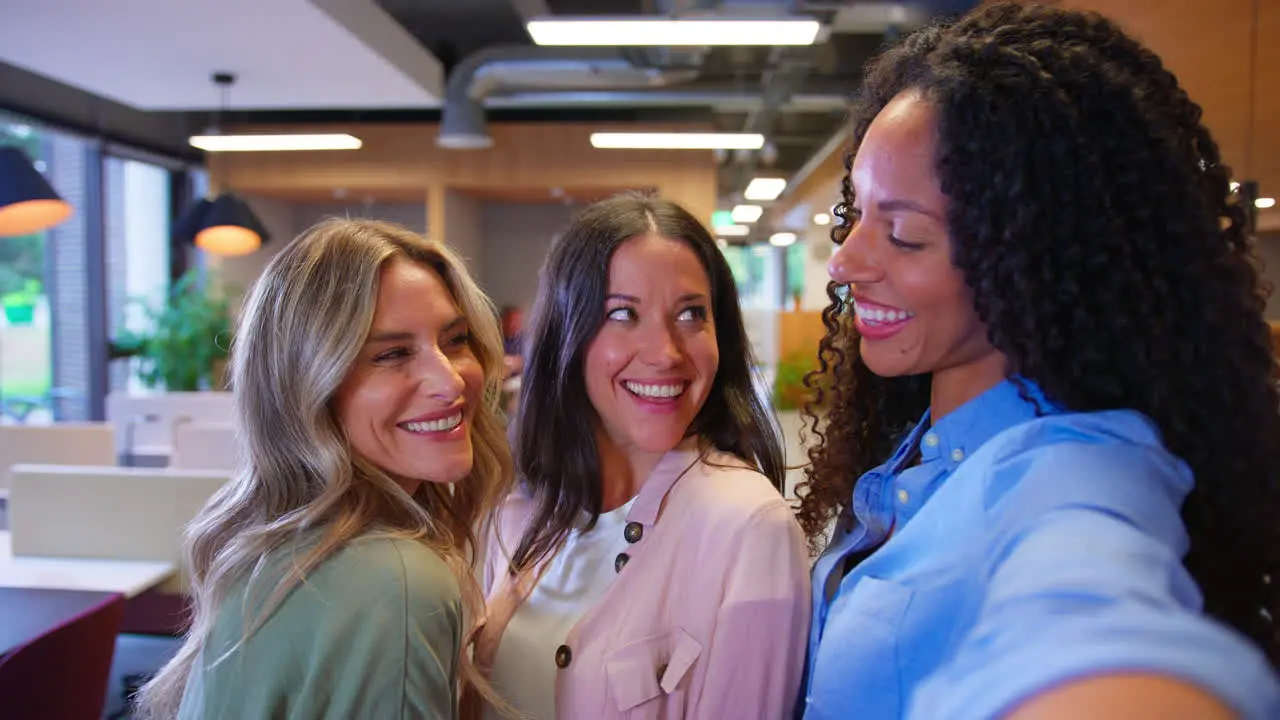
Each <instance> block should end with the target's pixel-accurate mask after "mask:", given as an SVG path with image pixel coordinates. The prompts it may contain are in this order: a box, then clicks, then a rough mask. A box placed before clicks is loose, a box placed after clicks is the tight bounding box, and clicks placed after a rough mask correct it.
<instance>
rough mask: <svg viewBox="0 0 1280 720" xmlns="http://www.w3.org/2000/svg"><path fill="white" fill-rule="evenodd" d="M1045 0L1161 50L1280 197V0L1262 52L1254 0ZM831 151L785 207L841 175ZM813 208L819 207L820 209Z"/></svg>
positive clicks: (1277, 223)
mask: <svg viewBox="0 0 1280 720" xmlns="http://www.w3.org/2000/svg"><path fill="white" fill-rule="evenodd" d="M1040 2H1042V3H1043V4H1053V5H1057V6H1060V7H1067V8H1077V9H1087V10H1094V11H1097V12H1100V13H1102V14H1104V15H1106V16H1108V17H1110V18H1112V19H1113V20H1115V21H1116V22H1118V23H1119V24H1120V25H1121V26H1122V27H1123V28H1125V30H1127V31H1128V32H1130V33H1132V34H1133V35H1135V36H1136V37H1138V38H1139V39H1140V40H1142V42H1143V43H1145V44H1147V45H1148V46H1149V47H1151V49H1152V50H1154V51H1155V52H1156V53H1157V54H1159V55H1160V57H1161V59H1162V60H1163V61H1164V64H1165V66H1166V67H1168V68H1169V69H1170V70H1171V71H1172V72H1173V73H1174V74H1175V75H1177V76H1178V80H1179V82H1181V83H1182V86H1183V87H1184V88H1186V90H1187V93H1188V94H1189V95H1190V96H1191V98H1192V99H1193V100H1195V101H1196V102H1197V103H1199V104H1200V106H1201V107H1202V108H1203V110H1204V122H1205V124H1206V125H1207V126H1208V127H1209V129H1210V131H1211V132H1212V133H1213V135H1214V138H1215V139H1216V140H1217V142H1218V144H1219V146H1220V148H1221V150H1222V155H1223V158H1224V160H1225V162H1226V163H1227V164H1228V165H1229V166H1231V168H1232V169H1233V171H1234V172H1235V175H1236V177H1237V178H1239V179H1246V178H1248V179H1255V180H1257V181H1258V182H1259V185H1260V188H1261V191H1262V194H1263V195H1266V196H1271V197H1276V198H1280V1H1277V0H1260V2H1258V17H1257V19H1256V24H1257V28H1256V33H1257V51H1258V56H1257V58H1256V59H1255V58H1253V56H1252V54H1253V47H1252V45H1251V38H1252V33H1253V32H1254V24H1255V18H1254V14H1253V12H1254V2H1255V0H1053V1H1052V2H1048V3H1046V2H1045V0H1040ZM843 152H844V149H843V148H842V149H840V150H839V151H838V152H837V153H835V154H833V155H832V156H830V157H828V158H826V159H825V160H824V162H823V165H822V168H821V169H822V172H815V173H814V174H813V176H812V177H811V178H810V179H809V180H808V181H806V182H805V183H804V184H803V185H802V186H801V187H800V188H798V189H797V191H796V192H793V193H792V194H791V196H790V197H789V198H788V199H787V200H786V201H785V202H783V203H780V204H779V206H777V210H776V211H775V212H777V213H779V216H780V215H781V214H785V213H786V212H788V211H790V210H791V209H792V208H795V207H798V206H800V205H802V204H805V203H811V202H813V198H814V197H815V196H816V195H815V193H814V192H813V189H814V188H815V187H816V188H818V189H819V190H820V189H821V188H822V187H823V183H824V182H836V183H838V182H839V174H838V173H835V174H834V180H832V179H831V178H832V177H833V173H832V168H835V167H837V166H836V164H835V161H836V159H837V157H836V155H840V154H842V153H843ZM813 212H816V210H814V211H813ZM1259 224H1260V225H1261V226H1262V227H1264V228H1270V229H1277V228H1280V206H1277V207H1276V208H1273V209H1271V210H1264V211H1261V212H1260V213H1259Z"/></svg>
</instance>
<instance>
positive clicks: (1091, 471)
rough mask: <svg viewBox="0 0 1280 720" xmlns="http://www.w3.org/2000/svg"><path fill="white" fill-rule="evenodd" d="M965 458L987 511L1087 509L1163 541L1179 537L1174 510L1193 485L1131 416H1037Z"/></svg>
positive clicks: (1146, 422)
mask: <svg viewBox="0 0 1280 720" xmlns="http://www.w3.org/2000/svg"><path fill="white" fill-rule="evenodd" d="M970 460H972V461H974V462H973V467H974V469H975V470H978V471H979V472H978V473H977V474H976V476H979V477H981V478H982V480H983V493H984V497H983V502H984V505H985V507H986V508H988V510H989V511H993V512H999V513H1001V514H1005V513H1007V512H1009V511H1013V510H1016V511H1017V513H1018V514H1020V515H1027V514H1033V513H1044V512H1049V511H1052V510H1055V509H1058V508H1065V507H1090V508H1094V509H1097V510H1102V511H1105V512H1110V513H1113V514H1115V515H1117V516H1119V517H1123V518H1126V519H1127V520H1129V521H1130V522H1134V523H1136V524H1137V525H1138V526H1139V527H1142V528H1144V529H1145V530H1147V531H1153V532H1157V533H1158V534H1160V535H1167V536H1177V535H1179V534H1180V531H1181V525H1180V523H1179V522H1178V508H1179V507H1180V506H1181V503H1182V501H1183V499H1184V498H1185V497H1186V494H1187V493H1188V492H1190V490H1191V487H1192V485H1193V482H1194V480H1193V476H1192V473H1191V470H1190V469H1189V468H1188V466H1187V465H1186V463H1185V462H1183V461H1182V460H1181V459H1180V458H1178V457H1177V456H1176V455H1174V454H1173V453H1171V452H1170V451H1169V450H1168V449H1167V448H1165V446H1164V444H1163V443H1162V441H1161V437H1160V432H1159V429H1158V428H1157V427H1156V425H1155V423H1154V422H1152V421H1151V420H1150V419H1149V418H1147V417H1146V416H1145V415H1143V414H1141V413H1138V412H1134V411H1130V410H1108V411H1100V412H1069V413H1057V414H1053V415H1048V416H1045V417H1041V418H1036V419H1034V420H1031V421H1028V422H1025V423H1022V424H1020V425H1017V426H1015V427H1012V428H1010V429H1008V430H1006V431H1004V432H1002V433H1001V434H999V435H997V436H996V437H994V438H992V439H991V441H989V442H988V443H987V444H986V445H985V446H983V447H982V448H981V449H980V450H979V452H978V453H976V454H974V455H973V456H972V457H971V458H970ZM967 462H968V461H966V463H967ZM961 467H962V468H963V466H961Z"/></svg>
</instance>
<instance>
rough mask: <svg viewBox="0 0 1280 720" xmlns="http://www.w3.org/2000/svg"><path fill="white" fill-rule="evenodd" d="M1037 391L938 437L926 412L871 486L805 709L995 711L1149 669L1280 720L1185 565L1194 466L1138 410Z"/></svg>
mask: <svg viewBox="0 0 1280 720" xmlns="http://www.w3.org/2000/svg"><path fill="white" fill-rule="evenodd" d="M1027 387H1028V390H1029V395H1030V397H1032V398H1034V399H1035V402H1036V403H1038V404H1039V405H1040V406H1041V408H1042V409H1041V411H1040V412H1039V413H1038V412H1037V405H1036V404H1033V403H1032V402H1028V401H1027V400H1025V399H1023V397H1022V396H1020V394H1019V392H1018V388H1017V387H1016V386H1015V385H1014V384H1013V383H1011V382H1007V381H1006V382H1004V383H1001V384H1000V385H998V386H996V387H994V388H992V389H991V390H989V391H987V392H986V393H984V394H982V395H981V396H979V397H977V398H975V399H973V400H971V401H970V402H968V403H966V404H965V405H964V406H962V407H960V408H958V409H957V410H955V411H954V412H952V413H951V414H949V415H947V416H946V417H944V418H943V419H941V420H940V421H938V422H937V423H936V424H933V425H932V426H931V424H930V419H929V415H928V414H927V413H926V415H925V417H924V419H923V420H921V422H920V423H919V424H918V425H917V426H916V428H915V429H914V430H913V431H911V433H910V434H909V435H908V436H907V438H906V439H905V440H904V441H903V442H902V444H901V446H900V447H899V448H898V450H897V452H895V453H894V456H893V457H892V458H891V459H890V460H889V462H887V463H885V464H884V465H881V466H880V467H878V468H876V469H874V470H872V471H870V472H868V473H867V474H865V475H863V476H862V477H861V478H860V479H859V480H858V483H857V485H856V486H855V488H854V493H853V510H854V514H855V516H856V518H857V521H856V522H855V523H852V527H839V528H837V529H836V531H835V536H834V538H833V539H832V542H831V545H830V547H829V548H828V549H827V551H826V552H825V553H824V554H823V555H822V557H821V558H819V559H818V561H817V563H816V564H815V566H814V572H813V603H814V607H813V623H812V629H811V631H810V638H809V659H808V668H807V673H806V681H805V682H806V692H805V696H804V697H802V698H801V707H800V715H801V716H802V717H803V718H804V720H826V719H827V718H859V719H860V720H888V719H889V718H904V717H905V718H914V719H919V720H952V719H955V720H961V719H963V720H980V719H982V718H996V717H999V716H1001V715H1002V714H1004V713H1007V712H1008V711H1010V710H1011V709H1013V708H1014V707H1015V706H1016V705H1017V704H1018V703H1019V702H1020V701H1023V700H1025V699H1027V698H1029V697H1031V696H1033V695H1035V694H1037V693H1039V692H1041V691H1044V690H1046V689H1048V688H1049V687H1051V686H1053V685H1056V684H1058V683H1061V682H1063V681H1065V680H1069V679H1071V678H1075V677H1079V676H1081V675H1084V674H1090V673H1098V672H1107V671H1126V670H1133V671H1151V672H1156V673H1163V674H1168V675H1172V676H1176V677H1178V678H1181V679H1183V680H1185V681H1187V682H1190V683H1193V684H1195V685H1197V686H1200V687H1202V688H1204V689H1206V690H1208V691H1209V692H1211V693H1213V694H1215V695H1217V696H1218V697H1219V698H1221V699H1222V700H1224V701H1225V702H1227V703H1229V704H1230V705H1232V706H1233V707H1234V708H1235V709H1236V710H1237V711H1238V712H1239V713H1241V715H1242V716H1243V717H1244V718H1248V719H1249V720H1253V719H1255V718H1256V719H1257V720H1264V719H1265V720H1275V719H1276V718H1280V683H1278V682H1277V678H1276V676H1275V674H1274V672H1273V671H1272V670H1271V668H1270V666H1269V665H1268V663H1267V661H1266V659H1265V658H1264V657H1263V656H1262V654H1261V653H1260V652H1258V651H1257V650H1256V649H1255V648H1254V647H1253V646H1252V645H1251V644H1250V643H1248V641H1246V640H1245V639H1244V638H1243V637H1241V636H1239V635H1238V634H1236V633H1235V632H1234V631H1233V630H1231V629H1229V628H1226V627H1224V626H1223V625H1221V624H1219V623H1217V622H1215V621H1213V620H1211V619H1209V618H1208V617H1206V616H1204V615H1202V614H1201V613H1200V612H1199V611H1200V608H1201V596H1200V593H1199V590H1198V588H1197V587H1196V585H1195V583H1194V582H1193V580H1192V579H1191V577H1190V575H1189V574H1188V573H1187V572H1186V570H1185V569H1184V568H1183V566H1182V563H1181V558H1182V556H1183V555H1184V553H1185V552H1186V549H1187V535H1186V530H1185V528H1184V527H1183V524H1182V521H1181V518H1180V516H1179V509H1180V507H1181V505H1182V501H1183V499H1184V498H1185V497H1186V494H1187V492H1188V491H1189V490H1190V489H1191V487H1192V482H1193V481H1192V476H1191V472H1190V470H1189V469H1188V468H1187V466H1186V465H1185V464H1184V463H1183V462H1182V461H1181V460H1179V459H1178V458H1177V457H1175V456H1173V455H1172V454H1170V453H1169V452H1168V451H1167V450H1165V449H1164V446H1163V445H1162V444H1161V442H1160V438H1159V435H1158V431H1157V429H1156V427H1155V425H1154V424H1153V423H1152V422H1151V421H1150V420H1149V419H1148V418H1146V417H1145V416H1143V415H1141V414H1139V413H1135V412H1130V411H1109V412H1099V413H1067V412H1062V411H1060V410H1059V409H1057V408H1054V407H1052V406H1051V405H1049V404H1048V403H1047V402H1046V401H1044V399H1043V396H1041V395H1040V393H1039V391H1038V390H1037V389H1036V388H1035V386H1034V385H1030V384H1027ZM916 446H918V447H919V449H920V453H921V461H920V463H919V464H917V465H910V464H909V461H910V460H911V456H912V454H913V453H912V449H913V448H915V447H916ZM886 537H888V538H889V539H888V540H887V541H885V538H886ZM881 542H884V544H883V546H881V547H879V548H878V549H876V550H875V552H874V553H872V554H871V556H870V557H868V558H867V559H865V560H864V561H863V562H862V563H861V564H859V565H858V566H857V567H855V568H854V569H853V570H852V571H850V572H849V573H848V574H847V575H846V574H843V568H844V565H845V563H844V560H845V559H846V558H847V557H848V556H849V555H850V554H853V553H857V552H859V551H865V550H866V549H867V548H869V547H875V546H876V545H878V544H880V543H881Z"/></svg>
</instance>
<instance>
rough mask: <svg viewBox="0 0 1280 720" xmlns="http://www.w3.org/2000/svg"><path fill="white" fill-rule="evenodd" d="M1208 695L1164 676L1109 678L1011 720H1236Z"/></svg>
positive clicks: (1042, 700) (1053, 694) (1029, 707)
mask: <svg viewBox="0 0 1280 720" xmlns="http://www.w3.org/2000/svg"><path fill="white" fill-rule="evenodd" d="M1236 717H1237V715H1236V714H1235V713H1234V712H1232V711H1231V709H1230V708H1228V707H1227V706H1226V705H1224V704H1222V701H1220V700H1218V698H1216V697H1214V696H1213V695H1210V694H1209V693H1207V692H1205V691H1203V690H1201V689H1200V688H1197V687H1195V686H1194V685H1189V684H1187V683H1184V682H1179V681H1177V680H1174V679H1172V678H1170V677H1167V676H1164V675H1145V674H1139V673H1110V674H1107V675H1102V676H1099V677H1092V678H1085V679H1081V680H1075V681H1072V682H1069V683H1066V684H1065V685H1062V686H1061V687H1058V688H1054V689H1052V690H1049V691H1047V692H1044V693H1041V694H1040V695H1037V696H1035V697H1034V698H1032V699H1031V700H1028V701H1027V702H1025V703H1023V704H1022V705H1020V706H1019V707H1018V708H1017V709H1015V710H1014V711H1013V712H1012V713H1011V714H1010V715H1009V716H1008V720H1077V719H1078V718H1089V720H1232V719H1233V718H1236Z"/></svg>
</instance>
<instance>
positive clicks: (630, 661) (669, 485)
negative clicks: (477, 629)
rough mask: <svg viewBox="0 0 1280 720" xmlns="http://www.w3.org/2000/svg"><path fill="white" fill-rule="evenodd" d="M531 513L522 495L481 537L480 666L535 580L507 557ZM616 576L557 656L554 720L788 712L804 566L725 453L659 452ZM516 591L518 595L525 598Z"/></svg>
mask: <svg viewBox="0 0 1280 720" xmlns="http://www.w3.org/2000/svg"><path fill="white" fill-rule="evenodd" d="M533 511H534V502H533V500H532V499H530V498H529V497H528V496H527V495H525V494H522V493H519V492H517V493H516V494H513V495H512V496H511V497H509V498H508V499H507V501H506V502H505V503H504V505H503V507H502V508H501V510H500V511H499V515H498V521H497V523H496V527H495V528H494V529H493V531H491V532H490V533H489V538H488V548H487V552H486V557H487V560H486V573H485V574H486V577H485V578H484V582H485V592H486V595H487V596H488V605H489V607H488V611H487V612H488V614H487V616H486V619H485V626H484V628H483V630H482V631H481V633H480V634H479V637H478V643H477V646H476V659H477V662H478V663H479V664H480V665H481V666H482V667H483V666H484V665H485V664H486V662H491V660H492V657H493V656H494V654H495V653H496V650H497V645H498V643H499V642H500V641H501V638H502V631H503V628H504V627H505V626H506V623H507V622H508V621H509V620H510V618H511V616H512V615H513V614H514V613H515V610H516V609H517V608H518V607H519V605H520V602H521V600H522V597H523V596H527V589H528V587H529V586H530V584H531V582H532V574H530V575H528V576H526V577H524V578H522V579H519V580H518V579H516V578H512V577H511V576H510V575H509V574H508V560H509V558H510V553H511V552H512V551H513V550H514V549H515V547H516V545H517V543H518V542H519V540H520V537H521V534H522V533H523V532H524V529H525V527H526V525H527V523H528V522H529V520H530V517H531V515H532V513H533ZM625 527H626V531H625V532H626V538H627V540H628V541H629V542H630V543H631V544H630V547H629V549H628V550H627V551H626V553H624V554H625V555H626V556H627V557H625V558H623V557H622V556H621V555H620V556H619V558H618V559H617V560H616V562H615V567H616V568H617V572H618V577H617V579H616V581H615V582H613V583H612V584H611V585H610V586H609V588H608V589H607V590H606V591H605V593H604V595H603V596H602V597H601V599H600V601H599V603H597V604H596V605H595V606H594V607H592V608H591V609H590V610H588V611H587V612H586V613H585V614H584V615H583V616H582V618H581V619H580V620H579V621H578V623H577V624H576V625H575V626H574V627H573V629H572V630H570V632H569V636H568V637H567V638H565V640H564V644H563V645H561V646H560V647H559V648H558V649H557V651H556V653H555V656H554V657H545V658H544V657H531V658H529V659H528V661H529V662H530V663H535V662H545V663H554V664H555V665H556V666H557V667H559V668H560V669H559V671H558V672H557V674H556V678H557V679H556V688H555V691H556V709H557V712H556V714H557V716H558V717H559V718H562V719H575V720H576V719H577V718H583V719H586V718H590V719H592V720H595V719H597V718H599V719H601V720H605V719H608V718H668V719H675V718H716V719H720V718H735V720H750V719H751V718H768V719H770V720H777V719H779V718H784V717H788V716H790V714H791V712H792V710H793V709H794V706H795V700H796V695H797V693H798V692H799V687H800V681H801V674H802V672H803V665H804V656H805V645H806V638H807V634H808V630H809V608H810V604H809V592H810V591H809V558H808V554H807V552H806V549H805V540H804V536H803V533H802V532H801V531H800V527H799V525H798V524H797V523H796V520H795V518H794V516H793V514H792V512H791V509H790V508H789V507H788V506H787V504H786V503H785V501H784V500H783V498H782V497H781V496H780V495H779V494H778V491H777V490H775V489H774V488H773V487H772V486H771V485H770V484H769V482H768V480H767V479H766V478H765V477H764V476H763V475H761V474H760V473H758V472H756V471H755V470H752V469H749V468H748V467H747V466H746V464H745V463H744V462H743V461H742V460H740V459H738V458H736V457H734V456H732V455H728V454H726V453H721V452H717V451H714V450H713V451H710V452H708V453H705V455H703V456H700V453H699V452H697V451H693V450H674V451H672V452H670V453H667V455H665V456H664V457H663V458H662V460H660V461H659V463H658V465H657V466H656V467H655V468H654V470H653V473H652V474H651V475H650V476H649V478H648V479H647V480H646V481H645V483H644V485H643V486H642V487H641V489H640V493H639V496H638V497H637V498H636V501H635V503H634V505H633V506H632V508H631V511H630V513H629V514H628V516H627V524H626V526H625ZM522 588H524V589H522Z"/></svg>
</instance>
